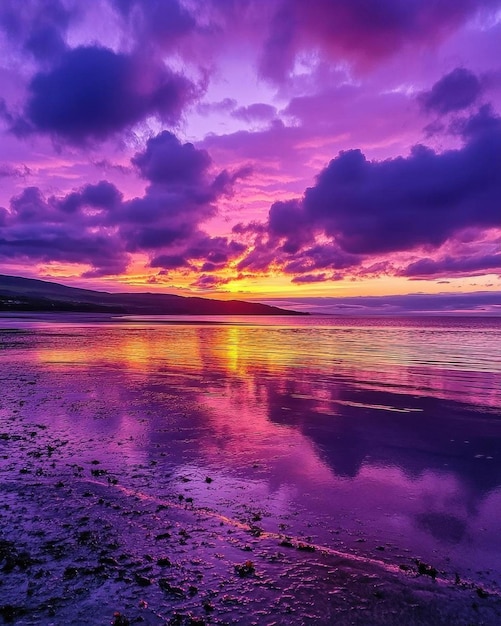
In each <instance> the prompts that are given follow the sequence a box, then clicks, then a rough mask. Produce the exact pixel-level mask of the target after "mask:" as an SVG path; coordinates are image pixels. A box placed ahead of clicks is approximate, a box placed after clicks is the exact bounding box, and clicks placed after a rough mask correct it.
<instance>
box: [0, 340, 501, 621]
mask: <svg viewBox="0 0 501 626" xmlns="http://www.w3.org/2000/svg"><path fill="white" fill-rule="evenodd" d="M93 332H94V331H93ZM97 332H98V333H99V331H97ZM84 334H85V333H84ZM94 334H95V333H94ZM134 336H135V338H136V340H137V336H136V335H134ZM82 338H83V336H82V334H81V333H80V334H79V333H75V332H74V330H71V329H69V330H66V331H64V332H63V331H61V330H58V331H57V332H53V331H50V332H48V333H45V331H42V330H29V331H22V332H14V331H12V330H10V331H8V332H2V333H1V341H2V343H1V346H2V349H1V352H0V359H1V362H0V378H1V389H2V394H1V398H0V418H1V421H0V424H1V426H0V473H1V481H0V484H1V500H0V569H1V578H0V594H1V596H0V597H1V601H0V616H1V618H3V620H4V622H5V623H8V622H14V623H17V624H110V623H115V624H127V623H130V624H133V623H140V622H142V623H145V624H152V625H153V624H165V623H169V624H205V623H207V624H209V623H213V624H269V625H271V624H355V625H357V624H360V625H362V624H364V625H367V624H373V625H375V626H377V625H383V624H384V625H386V624H388V625H391V624H399V625H400V624H408V625H413V624H415V625H418V624H419V625H424V624H429V625H433V624H444V625H445V624H457V625H465V626H466V625H471V624H479V625H480V624H486V625H495V624H499V623H500V622H501V594H500V589H499V582H500V581H499V569H498V570H497V571H496V570H493V569H491V568H488V567H485V568H482V569H478V568H476V565H477V564H472V566H473V567H472V568H468V567H466V566H462V564H461V560H460V558H459V557H458V558H457V559H456V560H455V561H454V560H453V562H450V563H448V562H447V554H446V552H447V551H446V550H444V551H443V552H441V553H439V552H438V551H436V555H435V556H436V558H435V559H433V558H430V556H431V557H433V556H434V555H433V553H431V552H430V553H426V552H425V553H423V551H422V550H420V546H419V543H418V542H416V544H415V545H413V543H412V537H411V538H410V539H409V542H410V543H409V542H407V543H405V542H404V540H403V539H402V541H399V538H398V535H396V536H390V535H389V534H388V533H387V534H381V533H380V534H378V533H377V532H372V531H371V528H370V523H368V522H366V521H365V522H364V520H356V519H349V520H348V519H346V520H344V518H343V517H342V516H340V517H339V518H338V519H336V518H335V517H334V516H333V514H332V513H331V512H330V509H329V506H328V505H327V503H326V505H325V515H324V514H323V513H322V505H321V503H320V504H319V505H318V506H317V508H315V509H314V510H312V508H311V507H312V505H311V502H313V498H314V496H315V493H316V491H315V489H317V488H318V489H319V492H320V493H321V492H322V480H327V477H323V474H322V472H327V470H328V471H329V472H332V466H329V467H327V466H326V464H325V457H323V459H322V458H319V457H318V455H317V456H315V457H312V458H309V457H308V456H307V455H308V454H310V450H309V448H307V449H305V450H303V451H302V452H301V450H300V449H299V445H301V446H303V447H304V446H306V445H307V442H305V441H303V440H302V439H301V442H300V444H299V443H298V444H296V443H295V442H296V439H295V438H297V437H298V436H299V435H298V432H299V431H300V430H301V429H300V428H299V425H298V423H297V420H298V419H299V418H298V415H299V413H294V411H293V410H292V409H293V408H294V406H295V405H294V404H293V403H292V404H291V405H290V406H287V405H286V404H285V400H284V398H283V397H282V398H281V399H280V404H281V405H282V406H283V407H285V408H284V412H285V414H286V415H287V418H283V419H287V420H288V422H287V426H286V428H287V431H285V430H283V429H284V426H283V424H282V425H280V424H279V425H278V426H277V425H276V424H275V426H274V428H273V429H270V430H266V431H265V424H260V423H259V424H258V427H259V428H261V429H262V433H261V439H259V445H257V442H256V441H254V440H253V439H252V435H251V434H250V431H246V430H245V428H244V429H243V430H241V431H239V432H238V433H237V434H236V433H235V432H232V430H231V428H232V426H231V424H230V423H226V422H225V423H224V424H221V423H219V422H218V421H217V411H216V409H217V400H221V401H222V400H224V399H225V398H226V396H227V393H225V392H224V389H222V388H221V386H219V387H218V385H217V384H216V383H215V381H214V380H212V381H211V376H210V375H209V374H208V373H207V372H205V373H203V375H202V373H201V371H200V369H199V368H196V370H195V369H189V368H187V367H186V365H185V367H184V368H183V371H182V373H180V372H179V367H178V368H177V369H176V367H175V366H173V367H172V368H170V367H167V366H166V364H165V363H164V369H163V371H162V372H161V379H160V378H159V372H160V368H159V367H158V363H157V364H156V365H154V366H151V369H149V367H150V366H149V365H147V362H148V361H149V360H151V359H143V360H141V359H139V365H138V364H137V363H136V366H133V365H132V364H131V363H129V364H128V367H127V368H126V371H125V370H124V369H123V363H124V360H123V354H122V355H121V356H120V355H118V354H117V352H116V345H115V344H114V346H112V347H110V346H108V347H106V346H105V344H102V345H103V352H102V353H101V354H98V353H95V354H96V356H95V358H89V354H87V353H85V354H84V358H80V357H82V354H83V352H84V351H85V346H86V345H89V344H90V345H91V348H92V350H95V346H94V345H93V343H92V341H93V340H92V338H91V335H90V334H89V335H85V341H84V342H82ZM94 340H95V341H97V343H99V338H98V339H94ZM184 345H186V342H185V343H184ZM77 346H80V348H78V347H77ZM139 347H140V346H139V345H138V346H136V353H137V350H139ZM150 347H151V346H150ZM170 349H171V350H174V351H175V349H176V346H172V345H171V346H170ZM66 350H68V352H66ZM93 353H94V352H93ZM79 355H80V357H79ZM202 361H203V359H202ZM150 365H151V364H150ZM181 374H182V376H183V381H182V384H181V383H180V380H179V378H178V377H179V376H181ZM213 375H214V376H215V377H216V379H217V378H218V376H220V373H219V374H218V372H217V371H216V372H213ZM288 375H290V371H289V372H288ZM297 375H299V374H297ZM236 378H238V377H233V378H232V380H231V381H230V383H231V384H230V386H231V385H233V387H234V386H235V385H238V380H236ZM240 391H241V389H240ZM275 391H276V388H275ZM292 391H293V392H295V393H291V394H290V395H291V402H294V401H298V400H299V401H302V402H303V403H304V398H293V397H292V396H294V395H300V396H301V395H303V396H306V393H305V388H304V386H303V387H302V388H301V389H300V390H298V389H294V390H292ZM298 391H302V392H303V393H302V394H301V393H298ZM310 393H311V389H310ZM239 397H240V400H241V402H240V405H238V403H237V404H233V405H232V409H233V411H238V410H239V408H238V407H239V406H240V411H241V412H242V414H243V413H244V412H245V410H246V409H248V408H249V406H251V402H250V400H248V402H247V403H246V404H245V403H242V396H239ZM338 400H339V398H338ZM359 400H360V398H359ZM379 400H381V397H380V398H379ZM343 402H344V403H345V404H343V405H342V406H343V407H346V406H348V408H349V409H350V410H353V411H360V408H357V407H353V406H351V407H350V406H349V405H347V404H346V402H351V404H356V403H355V401H354V400H346V399H345V400H343ZM338 406H339V403H338ZM374 406H375V407H377V406H378V405H377V404H374ZM420 406H421V405H420ZM397 408H398V407H397ZM285 409H288V410H287V411H286V410H285ZM224 410H225V411H226V410H228V406H227V405H225V409H224ZM223 412H224V411H223ZM289 413H291V414H293V415H291V416H289ZM379 413H380V409H378V408H373V409H372V412H371V414H370V415H371V418H372V419H373V414H376V415H377V414H379ZM304 414H305V411H304V406H303V407H302V412H301V415H304ZM294 415H295V416H296V417H295V418H294ZM409 415H410V416H411V417H412V415H413V414H412V413H410V414H409ZM458 415H459V417H458V421H460V422H464V421H465V414H464V413H461V414H459V413H458ZM486 415H487V417H484V422H488V423H489V425H490V426H489V428H491V427H492V428H497V426H495V425H494V426H491V422H492V416H491V417H489V416H488V414H486ZM268 417H269V416H268ZM318 417H319V419H321V417H322V416H321V415H320V414H319V415H318ZM470 417H471V416H470ZM295 419H296V423H294V420H295ZM211 420H212V421H211ZM319 423H320V422H319ZM494 423H495V420H494ZM320 425H321V423H320ZM276 428H278V429H279V430H278V432H279V434H281V437H282V439H283V440H284V446H285V447H293V446H295V445H297V449H296V450H294V456H295V458H296V459H299V460H300V461H301V463H302V465H301V468H299V469H298V470H297V473H298V476H299V474H301V473H308V472H314V473H315V475H316V476H317V479H318V481H319V482H318V483H317V484H316V486H315V484H314V483H313V482H311V485H310V488H311V493H309V492H306V490H305V491H302V490H301V489H299V488H298V486H299V485H301V484H302V483H300V479H299V478H296V482H295V483H294V484H295V487H296V490H295V492H294V494H293V495H290V496H287V491H284V489H282V487H281V488H280V489H278V488H277V489H276V490H275V491H274V493H273V497H271V495H270V494H269V493H267V492H263V486H262V485H263V483H264V482H267V483H270V484H271V483H273V481H278V480H279V473H278V469H277V468H279V466H280V462H279V460H277V459H269V460H268V457H267V454H268V450H269V447H270V446H271V445H272V444H271V443H270V440H271V439H272V437H273V436H274V435H275V434H276V432H275V431H276ZM298 428H299V431H298ZM484 428H486V427H485V426H484ZM280 429H282V430H280ZM473 430H477V431H478V425H475V427H474V428H473ZM286 432H287V433H288V435H287V436H288V437H289V439H287V438H286ZM495 432H496V433H497V432H498V431H497V430H496V431H495ZM487 434H488V433H487ZM302 436H303V435H302V434H301V437H302ZM246 438H247V441H246ZM486 438H487V437H486ZM237 441H240V445H241V447H242V448H241V449H240V450H239V451H237V452H235V448H236V442H237ZM310 441H311V437H310ZM345 443H346V440H344V441H343V444H345ZM274 445H275V444H274ZM232 446H233V448H232V450H233V452H232V451H231V450H230V449H229V448H230V447H232ZM260 446H261V447H260ZM199 448H201V449H203V450H200V449H199ZM247 448H250V449H247ZM277 450H281V452H280V454H281V453H283V452H284V451H283V449H281V448H280V449H279V448H276V449H275V453H276V454H277V455H278V456H279V453H278V452H277ZM208 451H209V452H208ZM202 452H203V454H202ZM324 452H325V451H324ZM372 452H373V451H372ZM209 453H210V454H209ZM298 454H301V455H302V456H297V455H298ZM232 455H233V456H232ZM225 456H226V457H227V463H226V464H225V462H224V461H225V459H224V457H225ZM201 459H202V460H201ZM203 459H205V461H203ZM337 459H338V462H341V461H340V460H339V454H338V455H337ZM299 460H298V462H299ZM321 461H322V462H321ZM477 461H481V459H477ZM281 462H282V463H285V460H282V461H281ZM314 463H318V466H317V465H315V466H314V467H313V469H312V466H313V464H314ZM226 465H228V466H232V468H233V470H234V471H233V472H232V473H225V471H223V469H224V467H225V466H226ZM430 467H431V466H430ZM490 467H493V468H494V469H497V467H498V466H497V465H495V466H488V470H489V471H491V470H490ZM222 468H223V469H222ZM286 470H287V472H288V473H289V474H291V475H292V474H293V471H292V470H291V466H287V468H286ZM361 471H362V470H361V469H360V468H359V470H358V475H360V474H361ZM338 475H339V472H338ZM482 475H483V474H482ZM293 478H294V477H293ZM291 482H292V478H291ZM308 484H310V483H308ZM486 489H487V490H488V491H489V489H490V490H491V491H492V490H495V489H497V483H496V481H495V479H494V478H493V485H492V486H491V487H488V488H487V487H486ZM325 493H326V497H327V498H329V497H330V496H329V495H328V492H325ZM489 493H490V492H489ZM496 493H497V491H496ZM285 500H287V502H285ZM297 502H299V503H301V502H304V508H303V509H302V508H301V507H300V506H296V504H294V505H292V503H297ZM477 507H478V502H477ZM368 519H369V518H368ZM344 521H346V523H344ZM428 523H429V522H428ZM413 547H415V549H413ZM497 549H498V546H497V545H496V546H493V550H494V552H496V550H497ZM444 555H445V556H444Z"/></svg>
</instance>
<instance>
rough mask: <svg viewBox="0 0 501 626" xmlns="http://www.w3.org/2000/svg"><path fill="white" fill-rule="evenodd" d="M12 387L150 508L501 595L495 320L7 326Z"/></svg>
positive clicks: (22, 321) (498, 328)
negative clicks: (189, 510) (415, 567)
mask: <svg viewBox="0 0 501 626" xmlns="http://www.w3.org/2000/svg"><path fill="white" fill-rule="evenodd" d="M0 378H1V381H2V386H3V394H4V399H5V397H11V396H12V398H11V399H13V398H14V396H13V395H12V394H13V393H14V392H13V391H12V390H13V389H14V380H16V381H17V383H16V384H17V385H18V386H17V387H16V389H17V391H16V394H18V395H19V393H20V392H19V384H20V383H19V381H21V383H22V385H25V386H24V390H25V391H26V394H25V396H23V398H22V400H21V402H23V403H25V404H24V406H23V407H22V410H26V411H30V414H29V417H30V419H31V420H32V422H33V423H37V422H40V421H41V420H45V423H49V425H50V426H51V427H52V428H54V429H55V430H56V431H57V432H63V431H64V433H65V437H66V438H70V439H71V438H74V439H75V441H77V440H78V441H79V442H83V441H87V440H88V441H94V442H95V441H99V442H100V443H99V445H100V446H101V449H102V452H103V455H104V456H105V457H106V456H107V457H108V458H109V460H110V463H111V462H112V463H113V467H114V468H115V470H116V472H117V474H118V473H120V474H121V476H122V477H123V478H122V479H121V480H122V484H123V485H125V486H126V487H127V486H129V487H132V486H133V487H134V489H136V490H137V491H141V489H142V492H143V493H144V494H145V495H146V496H151V497H153V496H155V497H157V496H158V497H162V494H166V493H167V490H168V487H167V485H166V484H164V483H165V480H164V477H165V476H169V481H170V482H169V484H170V485H172V481H173V480H175V481H178V482H177V483H176V484H178V485H180V487H179V489H181V491H180V493H181V496H182V497H181V496H180V499H181V500H184V501H186V499H188V501H189V502H194V503H196V505H197V506H198V507H201V508H202V509H204V510H207V511H211V512H212V513H216V514H217V515H219V516H221V519H224V520H233V521H234V522H235V523H240V522H243V521H245V520H246V519H248V515H249V511H250V510H252V515H253V516H254V517H253V519H254V522H252V523H254V525H255V526H256V527H258V530H259V532H264V533H266V532H268V533H278V534H280V536H281V535H283V536H284V537H288V538H291V541H295V542H297V541H303V542H305V543H306V544H313V545H315V546H320V547H322V546H323V547H324V548H326V549H332V550H336V551H339V552H340V553H343V554H347V555H353V557H354V558H365V557H367V558H373V557H374V555H377V558H378V559H381V560H382V561H384V562H387V563H390V564H396V565H398V564H400V565H402V563H409V564H412V563H418V562H424V563H426V564H429V565H430V566H433V567H434V568H436V569H437V571H438V572H444V575H447V576H449V577H450V576H454V575H456V574H457V576H458V578H457V580H475V581H477V582H476V583H475V584H480V583H479V582H478V581H482V580H484V579H485V580H488V581H489V584H491V583H493V584H494V583H495V584H501V521H500V520H501V517H500V514H501V318H494V317H488V318H487V317H453V316H450V317H448V316H426V317H425V316H421V317H356V318H355V317H333V316H323V317H317V316H313V315H312V316H305V317H224V316H217V317H200V318H197V317H193V316H191V317H168V316H164V317H141V316H136V317H133V316H123V317H106V316H99V315H90V316H89V315H56V316H51V315H38V316H34V315H21V316H13V317H3V318H2V319H0ZM28 385H30V386H29V387H28ZM16 398H17V396H16ZM3 406H4V412H3V413H2V408H1V407H0V417H2V416H3V418H6V416H7V413H6V412H5V403H4V405H3ZM79 445H80V447H82V445H83V444H82V445H81V444H79ZM82 454H84V452H82ZM152 466H154V467H155V472H156V474H155V476H156V479H155V480H154V481H153V482H152V483H148V484H147V485H143V486H142V487H141V486H138V484H137V480H136V479H135V478H134V477H135V476H136V477H137V468H138V467H152ZM134 472H135V473H134ZM134 480H136V482H135V483H134ZM127 481H129V482H130V484H129V483H128V482H127ZM132 483H134V485H132ZM402 569H405V567H403V568H402Z"/></svg>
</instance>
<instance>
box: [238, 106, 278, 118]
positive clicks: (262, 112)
mask: <svg viewBox="0 0 501 626" xmlns="http://www.w3.org/2000/svg"><path fill="white" fill-rule="evenodd" d="M276 114H277V110H276V108H275V107H274V106H271V104H264V103H261V102H258V103H256V104H250V105H249V106H246V107H239V108H238V109H235V111H233V113H232V116H233V117H236V118H237V119H240V120H244V122H269V121H271V120H272V119H274V118H275V116H276Z"/></svg>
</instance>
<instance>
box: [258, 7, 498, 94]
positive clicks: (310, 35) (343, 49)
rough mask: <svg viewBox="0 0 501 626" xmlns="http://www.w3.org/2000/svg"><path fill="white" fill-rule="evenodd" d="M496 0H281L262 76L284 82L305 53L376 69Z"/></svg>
mask: <svg viewBox="0 0 501 626" xmlns="http://www.w3.org/2000/svg"><path fill="white" fill-rule="evenodd" d="M497 6H499V2H497V0H458V1H456V2H454V3H453V4H451V3H450V2H448V1H447V0H438V1H436V2H409V1H408V0H384V2H366V0H351V1H350V2H346V0H316V2H314V3H311V2H310V3H308V2H304V0H282V1H281V2H278V3H277V9H276V11H275V14H274V17H273V19H272V21H271V24H270V28H269V34H268V38H267V41H266V43H265V46H264V50H263V54H262V58H261V65H260V67H261V72H262V74H263V75H264V76H265V77H267V78H269V79H271V80H274V81H278V82H281V81H283V80H284V79H285V78H286V77H287V74H288V73H289V72H290V71H291V70H292V69H293V66H294V63H295V61H296V59H297V57H298V56H299V54H300V53H301V52H304V51H312V50H320V52H321V54H323V55H324V56H325V57H327V58H330V59H345V60H347V61H350V62H352V63H354V64H355V65H356V66H358V67H359V68H362V69H366V68H368V67H372V66H374V65H375V64H377V63H379V62H380V61H382V60H384V59H386V58H388V57H390V56H392V55H394V54H396V53H397V52H399V51H400V50H402V49H404V48H406V47H407V46H409V45H413V46H414V47H416V46H417V47H419V46H423V47H424V46H426V47H429V46H431V45H433V44H435V43H438V42H439V41H441V40H443V39H444V38H446V37H447V36H448V35H449V34H451V33H452V32H454V31H455V30H456V29H457V28H458V27H459V26H461V25H462V24H464V23H465V22H466V21H467V20H468V19H469V18H471V17H472V16H474V15H475V14H476V13H477V12H478V11H479V10H492V11H493V12H494V10H495V8H496V7H497Z"/></svg>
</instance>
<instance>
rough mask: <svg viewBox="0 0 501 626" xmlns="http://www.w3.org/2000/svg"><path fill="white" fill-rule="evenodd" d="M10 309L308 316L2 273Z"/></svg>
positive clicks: (1, 298)
mask: <svg viewBox="0 0 501 626" xmlns="http://www.w3.org/2000/svg"><path fill="white" fill-rule="evenodd" d="M6 311H8V312H25V311H40V312H51V311H52V312H75V313H77V312H85V313H119V314H122V315H308V313H301V312H298V311H289V310H286V309H280V308H278V307H274V306H268V305H266V304H260V303H258V302H244V301H242V300H213V299H210V298H199V297H186V296H177V295H173V294H162V293H109V292H106V291H93V290H90V289H79V288H76V287H67V286H66V285H60V284H58V283H53V282H49V281H45V280H34V279H31V278H21V277H18V276H6V275H3V274H0V312H6Z"/></svg>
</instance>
